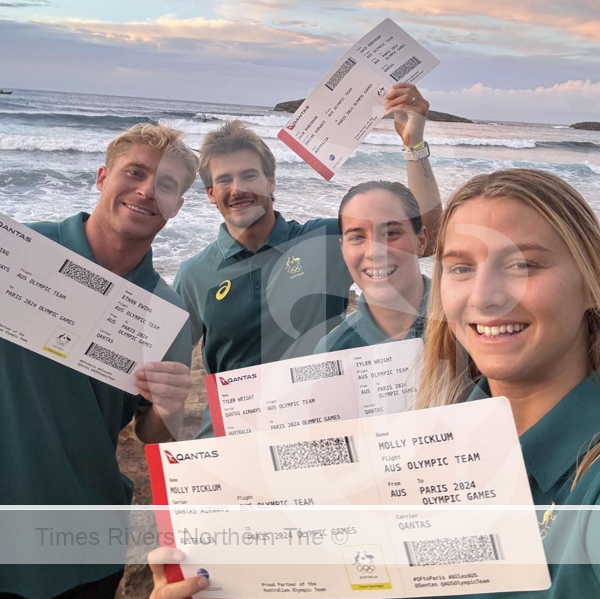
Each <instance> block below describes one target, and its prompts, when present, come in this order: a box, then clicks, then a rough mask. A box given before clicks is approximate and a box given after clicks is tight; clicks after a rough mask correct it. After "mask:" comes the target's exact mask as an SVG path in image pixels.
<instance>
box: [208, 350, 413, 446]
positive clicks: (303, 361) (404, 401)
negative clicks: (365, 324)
mask: <svg viewBox="0 0 600 599" xmlns="http://www.w3.org/2000/svg"><path fill="white" fill-rule="evenodd" d="M422 349H423V341H422V340H421V339H409V340H407V341H395V342H392V343H381V344H378V345H370V346H368V347H359V348H356V349H347V350H341V351H335V352H329V353H326V354H317V355H312V356H305V357H301V358H293V359H290V360H281V361H279V362H272V363H269V364H261V365H258V366H250V367H247V368H240V369H239V370H232V371H228V372H221V373H219V374H213V375H208V376H206V377H205V382H206V389H207V393H208V402H209V405H210V413H211V417H212V422H213V428H214V431H215V435H217V436H222V435H240V434H244V433H251V432H255V431H259V430H276V429H283V428H293V427H297V426H306V425H308V424H320V423H323V422H334V421H336V420H347V419H350V418H362V417H365V416H378V415H381V414H394V413H396V412H402V411H404V410H407V409H409V408H410V407H411V406H412V405H413V403H414V401H415V398H416V393H417V387H418V383H419V377H420V375H421V369H422V361H421V353H422Z"/></svg>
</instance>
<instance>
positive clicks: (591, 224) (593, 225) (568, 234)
mask: <svg viewBox="0 0 600 599" xmlns="http://www.w3.org/2000/svg"><path fill="white" fill-rule="evenodd" d="M479 197H482V198H485V199H490V200H493V199H496V198H507V199H512V200H517V201H519V202H522V203H523V204H525V205H526V206H528V207H529V208H531V209H532V210H534V211H535V212H536V213H537V214H539V215H540V216H541V217H542V218H543V219H544V220H545V221H546V222H547V223H548V224H549V225H550V226H551V227H552V228H553V229H554V231H555V232H556V233H557V234H558V236H559V237H560V238H561V239H562V240H563V242H564V243H565V244H566V245H567V247H568V248H569V251H570V252H571V255H572V257H573V260H574V261H575V264H576V265H577V267H578V269H579V272H580V273H581V276H582V279H583V282H584V285H585V288H586V289H587V291H588V293H589V294H590V297H591V298H592V302H593V304H594V308H593V309H590V310H588V311H587V312H586V314H585V318H586V321H587V328H588V370H589V371H590V372H595V373H596V374H598V372H599V371H600V334H599V333H600V225H599V223H598V219H597V218H596V215H595V214H594V212H593V210H592V209H591V207H590V206H589V204H588V203H587V202H586V201H585V200H584V199H583V197H582V196H581V195H580V194H579V193H578V192H577V191H576V190H575V189H574V188H573V187H571V186H570V185H569V184H568V183H566V182H565V181H563V180H562V179H560V178H559V177H557V176H555V175H552V174H551V173H547V172H544V171H538V170H533V169H510V170H503V171H497V172H495V173H492V174H490V175H478V176H476V177H474V178H473V179H471V180H470V181H468V182H467V183H465V184H464V185H462V186H461V187H460V188H459V189H457V190H456V191H455V192H454V194H453V195H452V197H451V198H450V200H449V201H448V204H447V205H446V208H445V210H444V214H443V216H442V220H441V223H440V232H439V237H438V244H437V248H436V254H435V258H436V263H435V269H434V274H433V280H432V284H431V290H430V293H429V307H428V314H427V318H428V320H427V328H426V331H425V363H424V368H423V374H422V377H421V385H420V387H419V393H418V396H417V401H416V404H415V407H416V408H417V409H421V408H428V407H433V406H440V405H448V404H453V403H457V402H459V401H461V400H464V398H465V396H466V395H467V394H468V393H469V391H470V390H471V389H472V387H473V385H474V384H475V382H477V380H478V379H479V378H481V373H480V372H479V370H478V369H477V366H476V365H475V363H474V361H473V360H472V358H471V357H470V356H469V355H468V353H467V351H466V350H465V349H464V348H463V347H462V346H461V345H460V343H459V342H458V341H457V339H456V337H455V335H454V333H453V332H452V330H451V329H450V326H449V325H448V322H447V321H446V318H445V315H444V310H443V307H442V299H441V294H440V283H441V277H442V256H443V254H444V240H445V238H446V232H447V229H448V223H449V222H450V220H451V219H452V217H453V216H454V214H455V213H456V211H457V210H458V209H459V208H460V207H461V206H463V205H464V204H465V203H466V202H468V201H469V200H472V199H474V198H479ZM598 457H600V443H599V444H597V445H595V446H594V447H591V448H590V449H589V451H588V452H587V454H586V455H585V456H584V458H583V460H582V461H581V463H580V464H579V467H578V469H577V472H576V474H575V479H574V482H573V485H575V484H576V483H577V482H578V481H579V479H580V478H581V476H582V474H583V473H584V472H585V470H586V469H587V468H588V467H589V466H590V465H591V464H592V462H593V461H594V460H596V459H597V458H598Z"/></svg>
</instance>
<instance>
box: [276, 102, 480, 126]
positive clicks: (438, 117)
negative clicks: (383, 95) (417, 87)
mask: <svg viewBox="0 0 600 599" xmlns="http://www.w3.org/2000/svg"><path fill="white" fill-rule="evenodd" d="M302 102H304V99H302V100H290V101H288V102H280V103H279V104H277V105H276V106H275V108H273V110H275V111H277V112H296V110H298V108H300V105H301V104H302ZM427 118H428V119H429V120H430V121H437V122H440V123H472V122H473V121H471V120H469V119H465V118H463V117H461V116H455V115H453V114H448V113H447V112H436V111H435V110H430V111H429V114H428V115H427Z"/></svg>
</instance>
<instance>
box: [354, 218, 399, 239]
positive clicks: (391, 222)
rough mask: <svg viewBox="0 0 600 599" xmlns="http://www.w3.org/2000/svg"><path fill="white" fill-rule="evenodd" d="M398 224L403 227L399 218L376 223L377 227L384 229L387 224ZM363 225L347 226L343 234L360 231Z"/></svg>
mask: <svg viewBox="0 0 600 599" xmlns="http://www.w3.org/2000/svg"><path fill="white" fill-rule="evenodd" d="M392 225H394V226H400V227H404V226H405V223H404V222H402V221H399V220H390V221H387V222H385V223H381V224H380V225H377V228H378V229H385V228H386V227H389V226H392ZM363 228H364V227H349V228H348V229H345V230H344V235H346V233H354V232H356V231H362V230H363Z"/></svg>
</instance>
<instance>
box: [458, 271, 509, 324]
mask: <svg viewBox="0 0 600 599" xmlns="http://www.w3.org/2000/svg"><path fill="white" fill-rule="evenodd" d="M516 303H518V300H517V302H512V301H511V294H510V293H509V289H508V286H507V282H506V280H505V278H504V277H503V276H502V275H501V273H500V272H499V271H498V269H497V268H494V267H493V266H492V265H489V264H487V263H486V262H484V263H482V264H480V265H479V266H478V267H477V270H476V272H475V275H474V277H473V280H472V284H471V289H470V294H469V306H470V307H471V308H474V309H476V310H477V311H478V312H479V313H480V314H482V315H485V314H486V313H487V314H489V315H491V314H492V313H493V316H494V318H499V317H501V316H503V315H504V314H506V313H508V312H509V311H510V310H511V309H512V308H513V307H514V305H515V304H516Z"/></svg>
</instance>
